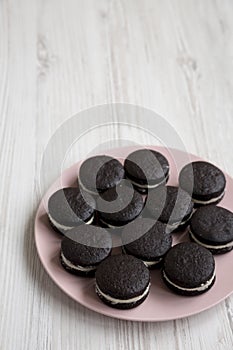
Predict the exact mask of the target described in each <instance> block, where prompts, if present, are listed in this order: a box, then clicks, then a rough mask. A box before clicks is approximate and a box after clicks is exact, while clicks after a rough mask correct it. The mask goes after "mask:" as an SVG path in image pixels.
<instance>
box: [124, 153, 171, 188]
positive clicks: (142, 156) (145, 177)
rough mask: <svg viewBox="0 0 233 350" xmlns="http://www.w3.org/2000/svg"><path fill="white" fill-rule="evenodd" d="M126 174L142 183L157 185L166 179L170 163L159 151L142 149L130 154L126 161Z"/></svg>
mask: <svg viewBox="0 0 233 350" xmlns="http://www.w3.org/2000/svg"><path fill="white" fill-rule="evenodd" d="M124 168H125V173H126V176H127V177H128V178H129V179H131V180H132V181H135V182H136V183H138V184H141V185H145V184H148V185H155V184H157V183H160V182H161V181H165V180H166V178H167V176H168V173H169V163H168V161H167V159H166V158H165V157H164V156H163V155H162V154H161V153H159V152H157V151H154V150H150V149H140V150H137V151H134V152H132V153H130V154H129V155H128V157H127V158H126V159H125V162H124Z"/></svg>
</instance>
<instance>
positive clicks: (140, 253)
mask: <svg viewBox="0 0 233 350" xmlns="http://www.w3.org/2000/svg"><path fill="white" fill-rule="evenodd" d="M122 244H123V247H122V249H123V252H124V253H126V254H130V255H133V256H135V257H136V258H138V259H140V260H142V261H143V262H144V264H145V265H146V266H147V267H148V268H153V267H160V266H161V264H162V261H163V257H164V255H165V254H166V253H167V251H168V250H169V249H170V248H171V246H172V237H171V234H170V233H168V232H166V225H165V224H163V223H162V222H159V221H157V222H155V221H154V220H151V219H144V218H138V219H136V220H135V221H133V222H132V223H130V224H129V225H127V226H126V227H125V228H124V229H123V231H122Z"/></svg>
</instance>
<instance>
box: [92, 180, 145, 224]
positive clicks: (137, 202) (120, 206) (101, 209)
mask: <svg viewBox="0 0 233 350" xmlns="http://www.w3.org/2000/svg"><path fill="white" fill-rule="evenodd" d="M125 182H127V180H124V181H122V183H121V184H119V185H117V186H116V187H115V188H112V189H109V190H107V191H105V192H104V193H102V194H101V196H100V197H99V198H98V200H97V210H98V214H99V217H100V219H101V221H103V222H106V223H107V224H110V225H112V226H123V225H125V224H127V223H128V222H130V221H132V220H134V219H135V218H136V217H137V216H138V215H139V214H140V213H141V211H142V209H143V206H144V202H143V197H142V195H141V194H140V193H138V192H137V191H135V190H134V188H133V187H132V186H128V185H126V184H125Z"/></svg>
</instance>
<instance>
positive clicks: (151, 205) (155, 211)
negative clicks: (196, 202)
mask: <svg viewBox="0 0 233 350" xmlns="http://www.w3.org/2000/svg"><path fill="white" fill-rule="evenodd" d="M192 213H193V202H192V198H191V197H190V195H189V194H188V193H187V192H186V191H184V190H182V188H178V187H175V186H159V187H157V188H155V189H152V190H150V191H149V194H148V197H147V201H146V205H145V214H146V215H147V216H149V217H151V218H153V219H155V220H159V221H161V222H163V223H165V224H167V229H168V231H175V230H176V231H178V230H180V229H182V228H183V227H185V226H187V225H188V222H189V220H190V219H191V216H192Z"/></svg>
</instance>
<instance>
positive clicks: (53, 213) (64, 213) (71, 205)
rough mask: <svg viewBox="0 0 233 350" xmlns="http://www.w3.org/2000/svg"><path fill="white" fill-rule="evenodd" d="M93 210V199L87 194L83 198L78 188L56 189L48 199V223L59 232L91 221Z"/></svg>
mask: <svg viewBox="0 0 233 350" xmlns="http://www.w3.org/2000/svg"><path fill="white" fill-rule="evenodd" d="M94 211H95V201H94V199H93V198H92V197H91V196H90V195H89V194H86V196H85V199H84V197H83V196H82V194H81V192H80V190H79V188H75V187H66V188H63V189H60V190H58V191H56V192H55V193H53V194H52V196H51V197H50V198H49V201H48V217H49V220H50V223H51V225H52V226H53V227H55V228H56V229H57V230H58V231H59V232H61V233H65V232H66V231H67V230H69V229H71V228H73V227H75V226H78V225H80V224H82V223H84V222H85V223H91V222H92V220H93V217H94Z"/></svg>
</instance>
